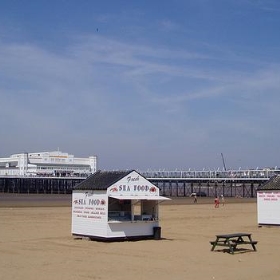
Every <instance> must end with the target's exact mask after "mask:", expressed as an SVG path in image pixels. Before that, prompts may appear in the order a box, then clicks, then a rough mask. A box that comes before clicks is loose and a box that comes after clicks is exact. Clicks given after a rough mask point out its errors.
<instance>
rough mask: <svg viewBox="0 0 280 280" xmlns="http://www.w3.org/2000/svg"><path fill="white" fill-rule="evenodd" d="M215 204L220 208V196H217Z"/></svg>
mask: <svg viewBox="0 0 280 280" xmlns="http://www.w3.org/2000/svg"><path fill="white" fill-rule="evenodd" d="M214 206H215V208H219V206H220V200H219V197H218V196H216V197H215V200H214Z"/></svg>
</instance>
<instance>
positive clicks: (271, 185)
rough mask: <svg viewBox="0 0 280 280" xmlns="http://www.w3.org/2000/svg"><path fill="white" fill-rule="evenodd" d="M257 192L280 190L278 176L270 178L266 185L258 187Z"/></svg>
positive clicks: (279, 176)
mask: <svg viewBox="0 0 280 280" xmlns="http://www.w3.org/2000/svg"><path fill="white" fill-rule="evenodd" d="M258 190H263V191H265V190H280V175H275V176H273V177H271V178H270V179H269V180H268V181H267V182H266V183H264V184H263V185H262V186H260V187H259V188H258Z"/></svg>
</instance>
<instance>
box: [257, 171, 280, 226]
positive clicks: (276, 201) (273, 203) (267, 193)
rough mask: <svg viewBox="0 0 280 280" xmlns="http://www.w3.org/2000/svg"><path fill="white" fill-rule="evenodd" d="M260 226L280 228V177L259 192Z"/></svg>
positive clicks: (272, 179) (270, 181) (263, 186)
mask: <svg viewBox="0 0 280 280" xmlns="http://www.w3.org/2000/svg"><path fill="white" fill-rule="evenodd" d="M257 205H258V224H259V225H275V226H276V225H277V226H280V175H276V176H274V177H272V178H270V179H269V180H268V181H267V182H266V183H265V184H264V185H262V186H260V187H259V188H258V190H257Z"/></svg>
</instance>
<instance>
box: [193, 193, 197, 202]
mask: <svg viewBox="0 0 280 280" xmlns="http://www.w3.org/2000/svg"><path fill="white" fill-rule="evenodd" d="M193 203H197V196H196V194H195V195H194V199H193Z"/></svg>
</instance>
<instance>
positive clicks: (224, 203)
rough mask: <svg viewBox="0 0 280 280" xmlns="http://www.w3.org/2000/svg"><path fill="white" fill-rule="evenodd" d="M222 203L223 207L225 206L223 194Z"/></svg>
mask: <svg viewBox="0 0 280 280" xmlns="http://www.w3.org/2000/svg"><path fill="white" fill-rule="evenodd" d="M221 203H222V205H223V206H225V198H224V196H223V195H222V194H221Z"/></svg>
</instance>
